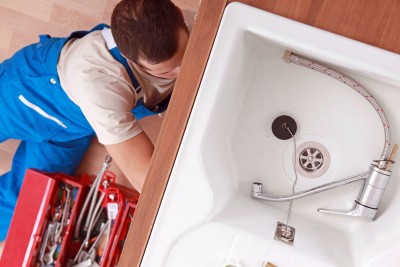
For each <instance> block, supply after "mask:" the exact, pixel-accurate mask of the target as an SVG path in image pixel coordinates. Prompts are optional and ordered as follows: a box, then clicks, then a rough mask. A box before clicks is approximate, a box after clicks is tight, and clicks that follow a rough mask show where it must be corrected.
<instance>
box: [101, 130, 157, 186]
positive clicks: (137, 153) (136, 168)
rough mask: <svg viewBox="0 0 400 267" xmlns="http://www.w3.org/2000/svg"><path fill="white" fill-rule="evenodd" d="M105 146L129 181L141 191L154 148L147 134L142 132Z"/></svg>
mask: <svg viewBox="0 0 400 267" xmlns="http://www.w3.org/2000/svg"><path fill="white" fill-rule="evenodd" d="M105 147H106V149H107V151H108V153H109V154H110V156H111V157H112V158H113V160H114V161H115V162H116V164H117V165H118V167H119V168H120V169H121V171H122V172H123V173H124V174H125V176H126V177H127V178H128V180H129V182H130V183H131V184H132V185H133V186H134V187H135V189H136V190H138V191H139V192H141V191H142V188H143V184H144V180H145V178H146V174H147V170H148V168H149V165H150V160H151V156H152V154H153V150H154V146H153V143H152V142H151V141H150V139H149V138H148V137H147V135H146V134H145V133H144V132H142V133H140V134H138V135H137V136H135V137H133V138H131V139H129V140H127V141H124V142H122V143H119V144H114V145H106V146H105Z"/></svg>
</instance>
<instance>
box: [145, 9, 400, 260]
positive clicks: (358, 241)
mask: <svg viewBox="0 0 400 267" xmlns="http://www.w3.org/2000/svg"><path fill="white" fill-rule="evenodd" d="M285 50H290V51H294V52H295V53H296V54H299V55H302V56H304V57H307V58H311V59H313V60H315V61H317V62H319V63H322V64H325V65H328V66H330V67H331V68H334V69H336V70H338V71H340V72H342V73H344V74H346V75H348V76H349V77H351V78H352V79H354V80H356V81H357V82H359V83H360V84H361V85H363V86H364V88H365V89H367V90H368V91H369V92H370V93H371V94H372V95H373V96H374V97H375V99H376V100H377V101H378V102H379V103H380V104H381V106H382V107H383V109H384V110H385V112H386V115H387V117H388V119H389V122H390V123H391V133H392V136H393V138H392V143H393V144H394V143H399V142H400V140H399V139H398V137H399V136H400V113H399V112H398V110H399V108H398V103H399V100H400V78H399V75H398V72H399V70H400V56H399V55H397V54H394V53H391V52H388V51H385V50H381V49H378V48H376V47H372V46H369V45H366V44H363V43H359V42H356V41H354V40H350V39H347V38H344V37H341V36H338V35H335V34H332V33H329V32H325V31H322V30H319V29H316V28H313V27H310V26H307V25H304V24H301V23H298V22H295V21H292V20H289V19H285V18H282V17H279V16H276V15H273V14H270V13H268V12H265V11H261V10H258V9H255V8H252V7H249V6H246V5H244V4H240V3H233V4H230V5H229V6H228V7H227V8H226V10H225V13H224V16H223V19H222V23H221V26H220V28H219V31H218V34H217V38H216V41H215V43H214V46H213V49H212V52H211V56H210V59H209V62H208V65H207V67H206V71H205V74H204V77H203V80H202V83H201V86H200V89H199V93H198V96H197V98H196V102H195V105H194V108H193V111H192V113H191V116H190V119H189V123H188V127H187V129H186V132H185V135H184V138H183V142H182V145H181V147H180V149H179V152H178V156H177V160H176V162H175V165H174V167H173V170H172V174H171V177H170V180H169V183H168V186H167V190H166V193H165V195H164V198H163V201H162V203H161V207H160V210H159V213H158V215H157V219H156V222H155V225H154V229H153V231H152V234H151V237H150V240H149V244H148V246H147V248H146V252H145V255H144V258H143V261H142V265H141V266H144V267H147V266H149V267H150V266H170V267H180V266H191V267H192V266H199V267H200V266H201V267H204V266H226V265H227V264H229V263H230V264H234V265H236V266H243V267H246V266H251V267H259V266H260V267H261V266H262V264H263V262H271V263H273V264H275V265H276V266H278V267H290V266H293V267H294V266H295V267H302V266H307V267H310V266H318V267H321V266H338V267H346V266H355V267H369V266H371V267H372V266H385V267H391V266H400V257H399V256H398V255H399V253H400V241H399V240H400V228H399V227H398V226H399V225H400V212H399V210H400V192H399V189H398V188H399V185H400V182H399V178H400V177H399V174H400V172H399V165H398V164H395V165H393V167H392V171H393V175H392V178H391V180H390V182H389V186H388V188H387V189H386V192H385V195H384V196H383V200H382V202H381V205H380V207H379V211H378V216H377V218H376V219H375V220H373V221H371V220H368V219H364V218H358V217H347V216H340V215H332V214H322V213H318V212H317V209H318V208H328V209H342V210H349V209H350V208H351V207H352V205H353V203H354V200H355V198H356V197H357V194H358V191H359V189H360V186H361V184H360V182H357V183H353V184H350V185H346V186H342V187H339V188H337V189H333V190H330V191H327V192H323V193H320V194H316V195H312V196H308V197H306V198H303V199H300V200H296V201H294V202H293V207H292V213H291V217H290V221H289V224H290V225H291V226H293V227H295V228H296V236H295V240H294V244H293V246H289V245H286V244H283V243H281V242H278V241H276V240H274V233H275V227H276V224H277V222H278V221H281V222H286V218H287V212H288V207H289V203H288V202H283V203H272V202H265V201H259V200H255V199H252V198H251V197H250V190H251V185H252V183H253V182H255V181H257V182H262V183H263V184H264V190H265V191H266V192H268V193H271V194H281V195H282V194H290V193H291V190H292V185H293V181H294V171H293V166H292V155H293V147H294V144H293V140H292V139H289V140H280V139H278V138H276V137H275V136H274V135H273V133H272V131H271V124H272V122H273V120H274V119H275V118H276V117H278V116H280V115H289V116H291V117H293V118H294V119H295V120H296V122H297V127H298V129H297V133H296V134H295V139H296V144H297V147H298V148H299V147H301V145H302V144H304V143H305V142H317V143H319V144H322V145H323V146H324V147H325V148H326V149H327V151H328V153H329V157H330V160H331V162H330V164H329V166H328V167H327V171H326V173H325V174H323V175H321V176H319V177H317V178H308V177H303V176H302V175H300V174H299V179H298V182H297V186H296V191H300V190H304V189H308V188H311V187H314V186H318V185H321V184H325V183H327V182H333V181H338V180H341V179H343V178H347V177H350V176H353V175H356V174H360V173H364V172H367V171H368V168H369V165H370V164H371V163H372V161H373V160H376V159H379V156H380V154H381V151H382V148H383V144H384V132H383V127H382V123H381V121H380V119H379V116H378V114H377V113H376V111H375V110H374V108H373V107H372V106H371V105H370V104H369V103H368V102H367V101H366V100H365V99H364V98H363V97H361V96H360V95H359V94H357V93H356V92H355V91H353V90H352V89H350V88H349V87H348V86H346V85H344V84H342V83H340V82H338V81H337V80H335V79H333V78H330V77H328V76H326V75H323V74H321V73H318V72H316V71H312V70H310V69H307V68H304V67H301V66H298V65H296V64H288V63H285V62H284V61H283V54H284V52H285Z"/></svg>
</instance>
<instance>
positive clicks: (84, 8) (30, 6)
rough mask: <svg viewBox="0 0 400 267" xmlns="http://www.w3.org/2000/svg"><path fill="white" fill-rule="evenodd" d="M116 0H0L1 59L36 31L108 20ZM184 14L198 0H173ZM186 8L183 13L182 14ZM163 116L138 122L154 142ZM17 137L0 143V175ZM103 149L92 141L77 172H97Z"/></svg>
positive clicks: (61, 32) (61, 31)
mask: <svg viewBox="0 0 400 267" xmlns="http://www.w3.org/2000/svg"><path fill="white" fill-rule="evenodd" d="M118 2H119V1H117V0H85V1H82V0H1V1H0V36H1V38H0V62H1V61H3V60H5V59H6V58H8V57H10V56H11V55H12V54H13V53H15V52H16V51H17V50H18V49H20V48H22V47H23V46H25V45H27V44H30V43H33V42H36V41H37V40H38V35H39V34H44V33H46V34H50V35H52V36H67V35H68V34H69V33H70V32H72V31H75V30H87V29H90V28H92V27H93V26H95V25H97V24H98V23H101V22H104V23H109V22H110V16H111V13H112V10H113V7H114V6H115V5H116V4H117V3H118ZM173 2H174V3H175V4H176V5H177V6H179V7H180V8H181V9H182V10H184V14H188V13H194V12H197V10H198V7H199V3H200V2H199V0H174V1H173ZM185 11H186V13H185ZM161 123H162V117H160V116H153V117H150V118H146V119H144V120H142V121H141V124H142V126H143V128H144V130H145V132H146V133H147V134H148V135H149V137H150V139H151V140H152V141H153V143H155V142H156V140H157V136H158V133H159V130H160V127H161ZM18 143H19V142H18V141H17V140H8V141H6V142H4V143H1V144H0V174H2V173H4V172H7V171H8V170H9V169H10V167H11V160H12V157H13V154H14V153H15V150H16V149H17V146H18ZM106 154H107V153H106V150H105V148H104V147H103V146H102V145H101V144H99V143H98V142H97V140H95V141H94V142H93V144H92V146H91V148H90V149H89V151H88V153H87V155H86V157H85V159H84V160H83V162H82V164H81V166H80V168H79V169H78V171H77V175H79V174H81V173H82V172H86V173H88V174H97V172H98V171H99V169H100V168H101V165H102V162H103V159H104V158H105V156H106ZM111 170H112V171H114V172H115V174H116V175H117V179H118V181H119V183H121V184H124V185H128V184H127V181H126V179H125V177H124V176H123V175H122V173H121V171H120V170H119V169H118V167H117V166H115V164H113V165H111Z"/></svg>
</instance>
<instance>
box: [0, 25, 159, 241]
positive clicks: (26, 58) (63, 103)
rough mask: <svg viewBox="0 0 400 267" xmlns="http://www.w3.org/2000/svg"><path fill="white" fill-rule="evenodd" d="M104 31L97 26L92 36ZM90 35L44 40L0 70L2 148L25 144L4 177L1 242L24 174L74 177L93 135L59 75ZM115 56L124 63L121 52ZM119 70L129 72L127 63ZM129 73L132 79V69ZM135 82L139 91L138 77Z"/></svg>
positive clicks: (0, 180)
mask: <svg viewBox="0 0 400 267" xmlns="http://www.w3.org/2000/svg"><path fill="white" fill-rule="evenodd" d="M104 27H106V25H104V24H102V25H98V26H97V27H95V28H94V29H92V30H91V31H94V30H101V29H102V28H104ZM91 31H90V32H91ZM87 33H89V32H86V31H80V32H74V33H72V34H71V36H69V37H67V38H51V37H50V36H48V35H41V36H40V41H39V43H36V44H32V45H29V46H27V47H25V48H23V49H21V50H20V51H18V52H17V53H16V54H15V55H14V56H13V57H12V58H10V59H8V60H5V61H4V62H3V63H1V64H0V109H1V110H0V143H1V142H3V141H5V140H7V139H10V138H11V139H19V140H22V141H21V143H20V145H19V147H18V149H17V151H16V153H15V155H14V159H13V162H12V168H11V171H10V172H8V173H6V174H4V175H2V176H0V241H1V240H4V239H5V238H6V235H7V231H8V228H9V225H10V221H11V218H12V214H13V211H14V208H15V204H16V201H17V198H18V194H19V191H20V188H21V185H22V182H23V178H24V175H25V171H26V169H27V168H35V169H39V170H43V171H46V172H63V173H66V174H73V173H74V171H75V170H76V169H77V167H78V165H79V163H80V162H81V160H82V158H83V156H84V155H85V153H86V151H87V149H88V148H89V146H90V144H91V141H92V138H93V136H94V135H95V133H94V131H93V129H92V127H91V126H90V125H89V123H88V121H87V120H86V118H85V117H84V115H83V114H82V111H81V110H80V108H79V107H78V106H77V105H75V104H74V103H73V102H72V101H71V100H70V99H69V98H68V96H67V95H66V94H65V92H64V90H63V89H62V88H61V85H60V80H59V77H58V73H57V61H58V58H59V55H60V52H61V49H62V47H63V46H64V44H65V43H66V41H67V40H68V39H69V38H79V37H83V36H84V35H86V34H87ZM112 54H113V55H114V57H116V59H117V60H119V61H120V60H121V58H122V60H124V58H123V57H122V56H121V55H120V54H119V52H118V51H113V52H112ZM118 57H120V58H119V59H118ZM125 61H126V60H125ZM121 64H123V65H124V66H125V67H126V68H128V69H129V67H128V65H127V64H126V62H125V63H124V62H121ZM128 69H127V70H128ZM128 72H129V73H130V74H132V71H131V70H130V69H129V71H128ZM132 75H133V74H132ZM131 79H132V83H133V84H134V87H135V88H138V86H137V85H138V83H137V81H136V79H135V78H134V76H133V77H132V76H131ZM140 103H142V102H140ZM163 108H166V105H165V104H164V106H163ZM132 112H133V113H134V114H135V116H136V118H137V119H141V118H143V117H145V116H149V115H153V114H155V113H153V112H151V111H150V110H148V109H147V108H145V107H144V105H137V106H136V107H135V108H134V109H133V110H132ZM158 112H161V111H160V110H159V111H158Z"/></svg>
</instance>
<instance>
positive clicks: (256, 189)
mask: <svg viewBox="0 0 400 267" xmlns="http://www.w3.org/2000/svg"><path fill="white" fill-rule="evenodd" d="M367 177H368V173H363V174H360V175H356V176H352V177H350V178H346V179H343V180H340V181H336V182H331V183H327V184H324V185H320V186H317V187H314V188H311V189H308V190H304V191H300V192H297V193H294V194H291V195H284V196H277V195H269V194H265V193H262V183H253V187H252V190H251V197H252V198H256V199H261V200H266V201H273V202H284V201H292V200H296V199H299V198H303V197H306V196H309V195H314V194H318V193H321V192H324V191H327V190H329V189H333V188H336V187H339V186H342V185H346V184H350V183H354V182H357V181H361V180H365V179H366V178H367Z"/></svg>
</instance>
